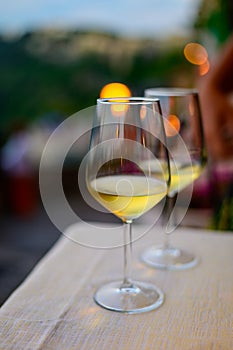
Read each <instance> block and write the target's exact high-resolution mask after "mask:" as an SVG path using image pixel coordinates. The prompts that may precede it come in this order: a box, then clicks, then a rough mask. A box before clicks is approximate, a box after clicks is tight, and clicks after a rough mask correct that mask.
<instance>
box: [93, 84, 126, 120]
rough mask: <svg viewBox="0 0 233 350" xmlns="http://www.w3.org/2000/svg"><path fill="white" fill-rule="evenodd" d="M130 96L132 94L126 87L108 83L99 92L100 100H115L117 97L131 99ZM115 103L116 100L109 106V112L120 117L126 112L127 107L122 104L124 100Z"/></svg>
mask: <svg viewBox="0 0 233 350" xmlns="http://www.w3.org/2000/svg"><path fill="white" fill-rule="evenodd" d="M131 96H132V94H131V91H130V89H129V88H128V86H127V85H125V84H122V83H109V84H107V85H105V86H104V87H103V88H102V90H101V91H100V98H115V97H116V98H117V97H131ZM117 102H118V101H117V99H116V101H114V104H113V105H112V106H111V111H112V113H113V115H114V116H116V117H121V116H123V115H124V114H125V113H126V112H127V110H128V106H127V105H125V104H122V102H124V100H123V101H122V100H121V101H119V103H117ZM126 102H127V100H126Z"/></svg>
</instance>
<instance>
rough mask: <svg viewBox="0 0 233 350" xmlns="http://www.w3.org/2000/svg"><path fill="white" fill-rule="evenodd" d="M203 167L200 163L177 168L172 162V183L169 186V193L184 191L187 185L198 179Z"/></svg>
mask: <svg viewBox="0 0 233 350" xmlns="http://www.w3.org/2000/svg"><path fill="white" fill-rule="evenodd" d="M202 169H203V167H202V166H201V165H200V164H193V165H192V166H191V165H180V166H177V168H176V167H175V166H174V165H173V164H171V183H170V186H169V191H168V192H169V194H172V193H176V192H180V191H182V190H183V189H184V188H185V187H187V186H188V185H190V184H191V183H192V182H193V181H194V180H196V179H197V178H198V177H199V176H200V174H201V172H202Z"/></svg>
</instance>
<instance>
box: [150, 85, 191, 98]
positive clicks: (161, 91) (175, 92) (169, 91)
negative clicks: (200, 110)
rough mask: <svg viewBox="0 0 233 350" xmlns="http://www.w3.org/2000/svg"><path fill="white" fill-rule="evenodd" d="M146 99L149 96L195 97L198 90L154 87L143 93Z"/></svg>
mask: <svg viewBox="0 0 233 350" xmlns="http://www.w3.org/2000/svg"><path fill="white" fill-rule="evenodd" d="M144 93H145V95H146V96H147V97H149V96H153V95H156V96H161V97H162V96H188V95H195V94H197V93H198V90H197V89H195V88H176V87H155V88H148V89H145V91H144Z"/></svg>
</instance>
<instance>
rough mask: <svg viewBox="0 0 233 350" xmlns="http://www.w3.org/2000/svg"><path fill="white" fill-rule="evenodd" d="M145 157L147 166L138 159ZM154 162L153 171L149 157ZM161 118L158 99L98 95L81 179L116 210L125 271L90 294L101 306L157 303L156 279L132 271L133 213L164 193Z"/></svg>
mask: <svg viewBox="0 0 233 350" xmlns="http://www.w3.org/2000/svg"><path fill="white" fill-rule="evenodd" d="M145 161H147V162H148V167H147V168H145V167H144V168H143V169H142V167H141V164H142V163H143V162H145ZM152 161H153V162H155V163H156V165H157V169H158V171H157V174H152V172H151V169H150V162H152ZM169 169H170V168H169V159H168V152H167V149H166V140H165V132H164V125H163V118H162V116H161V109H160V104H159V101H158V100H157V99H149V98H132V97H131V98H128V97H125V98H120V97H117V98H108V99H98V100H97V109H96V116H95V118H94V123H93V128H92V134H91V141H90V150H89V153H88V159H87V166H86V183H87V187H88V190H89V192H90V193H91V195H92V196H93V197H94V198H95V199H96V201H98V202H99V203H100V204H101V205H102V206H103V207H104V208H106V209H107V210H108V211H110V212H111V213H113V214H115V215H116V216H117V217H118V218H120V219H121V220H122V222H123V224H124V225H123V226H124V245H123V246H124V277H123V279H122V280H120V281H112V282H109V283H108V284H105V285H103V286H101V287H100V288H99V289H98V290H97V291H96V293H95V295H94V300H95V301H96V303H97V304H99V305H101V306H102V307H104V308H106V309H110V310H114V311H118V312H124V313H139V312H144V311H149V310H152V309H155V308H157V307H159V306H160V305H161V304H162V303H163V301H164V294H163V292H162V291H161V290H160V289H159V288H157V287H156V286H155V285H153V284H151V283H147V282H141V281H134V280H132V277H131V251H132V229H131V225H132V222H133V220H134V219H136V218H138V217H140V216H141V215H142V214H143V213H145V212H146V211H148V210H150V209H151V208H152V207H153V206H155V205H156V204H157V203H159V202H160V201H161V200H162V199H163V198H165V196H166V194H167V188H168V186H167V185H168V181H169V176H170V170H169Z"/></svg>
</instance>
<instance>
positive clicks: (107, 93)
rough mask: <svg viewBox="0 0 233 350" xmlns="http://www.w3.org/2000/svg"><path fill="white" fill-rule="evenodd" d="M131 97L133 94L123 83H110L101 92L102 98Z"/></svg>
mask: <svg viewBox="0 0 233 350" xmlns="http://www.w3.org/2000/svg"><path fill="white" fill-rule="evenodd" d="M131 96H132V94H131V91H130V89H129V88H128V86H127V85H125V84H122V83H109V84H107V85H105V86H104V87H103V88H102V90H101V91H100V98H108V97H109V98H111V97H131Z"/></svg>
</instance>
